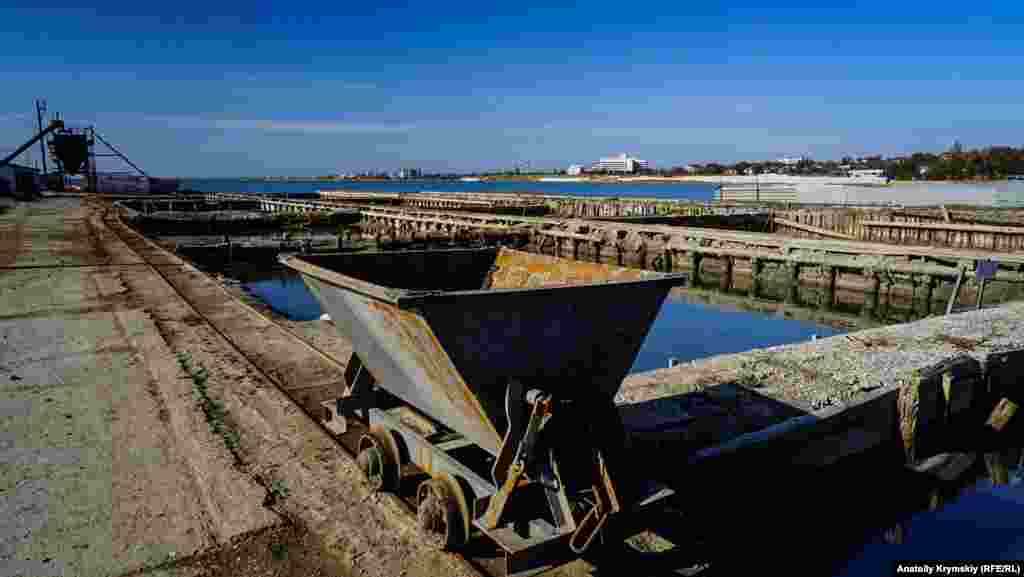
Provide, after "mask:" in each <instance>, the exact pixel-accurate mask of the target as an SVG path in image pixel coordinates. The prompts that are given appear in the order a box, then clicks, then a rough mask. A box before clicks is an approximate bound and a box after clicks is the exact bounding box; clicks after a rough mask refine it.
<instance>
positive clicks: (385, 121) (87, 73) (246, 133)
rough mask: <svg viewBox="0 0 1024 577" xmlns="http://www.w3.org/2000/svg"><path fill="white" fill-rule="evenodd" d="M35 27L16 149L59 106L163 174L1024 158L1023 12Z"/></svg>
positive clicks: (554, 15)
mask: <svg viewBox="0 0 1024 577" xmlns="http://www.w3.org/2000/svg"><path fill="white" fill-rule="evenodd" d="M19 4H22V5H21V6H17V7H10V6H6V5H3V6H0V46H5V47H11V48H13V49H9V50H5V53H6V56H5V59H4V65H3V67H0V74H2V75H3V80H4V81H3V90H0V149H12V148H14V147H15V146H17V144H19V143H20V141H21V140H24V138H25V137H27V136H28V133H29V123H30V121H31V120H30V116H31V111H32V107H33V100H34V99H35V98H38V97H46V98H47V99H48V101H49V106H50V109H51V110H59V111H61V112H62V113H63V114H64V118H65V119H66V120H67V121H68V122H69V123H71V124H74V123H78V124H88V123H95V124H96V125H97V128H98V130H99V132H100V133H101V134H103V135H104V136H106V137H107V139H108V140H110V141H111V142H113V143H114V144H115V145H117V146H118V147H119V148H121V149H122V150H124V151H125V152H126V153H127V154H128V156H129V157H130V158H132V159H133V160H134V161H135V162H136V163H137V164H140V165H142V166H143V168H145V169H147V170H148V171H149V172H151V173H154V174H159V175H180V176H235V175H262V174H277V175H303V174H322V173H329V172H336V171H351V170H357V169H385V170H392V169H397V168H400V167H420V168H424V169H429V170H445V171H447V170H451V171H470V170H485V169H497V168H505V167H510V166H512V165H514V164H516V163H520V164H522V163H529V164H530V166H534V167H545V168H546V167H555V166H565V165H567V164H569V163H578V162H589V161H592V160H595V159H596V158H597V157H599V156H602V155H607V154H611V153H616V152H619V151H629V152H631V153H633V154H636V155H638V156H640V157H641V158H646V159H648V160H650V161H651V162H652V163H654V164H655V165H660V166H669V165H677V164H686V163H689V162H705V161H712V160H718V161H735V160H740V159H765V158H775V157H777V156H781V155H793V154H807V155H810V156H812V157H814V158H822V159H825V158H838V157H841V156H843V155H862V154H868V153H882V154H896V153H900V152H905V151H910V150H940V149H942V148H945V147H946V146H947V145H948V144H949V143H950V142H951V141H952V140H953V139H959V140H960V141H961V142H962V143H964V144H965V145H967V146H973V145H987V144H1010V145H1015V146H1021V145H1024V106H1022V102H1024V72H1022V66H1021V63H1022V62H1024V40H1022V39H1021V31H1022V30H1024V3H1022V2H994V3H984V2H976V3H963V2H958V3H948V4H946V3H942V2H920V3H918V2H887V3H881V2H861V3H852V2H844V3H841V4H842V6H841V7H827V6H821V5H820V3H818V2H814V3H792V4H781V3H768V2H733V3H729V4H714V3H711V2H671V3H670V2H665V3H644V2H630V3H625V4H624V3H622V2H607V3H606V2H597V1H595V2H589V3H587V4H585V5H580V4H577V3H559V2H554V1H547V2H538V3H533V2H530V1H527V0H524V1H521V2H518V3H515V2H511V3H510V2H505V3H495V4H493V5H492V4H490V3H483V2H469V3H463V2H448V3H444V2H440V3H437V2H431V3H427V2H417V3H409V4H399V3H390V2H363V3H349V2H336V1H331V2H303V1H301V0H294V1H292V2H288V3H276V4H270V3H265V2H256V3H253V2H246V3H240V2H231V1H221V2H210V1H208V2H205V3H199V2H191V1H189V0H184V1H181V2H155V3H150V2H137V1H136V2H100V3H98V4H102V7H99V8H95V7H83V5H84V4H86V3H76V4H70V3H68V4H67V5H61V3H60V2H56V3H54V2H43V3H37V4H36V5H27V3H19ZM770 4H775V5H773V6H770ZM36 154H37V155H38V152H36ZM23 160H24V158H23ZM115 167H116V165H111V168H115Z"/></svg>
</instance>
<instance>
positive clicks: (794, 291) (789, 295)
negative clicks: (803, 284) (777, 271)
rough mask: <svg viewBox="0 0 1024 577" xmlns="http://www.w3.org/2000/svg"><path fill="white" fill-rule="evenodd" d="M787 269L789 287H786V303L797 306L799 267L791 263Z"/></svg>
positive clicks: (798, 298) (798, 299) (798, 297)
mask: <svg viewBox="0 0 1024 577" xmlns="http://www.w3.org/2000/svg"><path fill="white" fill-rule="evenodd" d="M787 268H788V271H787V273H788V274H787V276H788V277H789V286H787V287H786V302H787V303H789V304H798V303H799V302H800V265H799V264H798V263H795V262H791V263H789V266H788V267H787Z"/></svg>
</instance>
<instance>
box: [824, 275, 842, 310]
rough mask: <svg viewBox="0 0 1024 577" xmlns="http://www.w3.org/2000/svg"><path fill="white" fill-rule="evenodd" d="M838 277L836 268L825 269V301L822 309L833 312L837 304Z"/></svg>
mask: <svg viewBox="0 0 1024 577" xmlns="http://www.w3.org/2000/svg"><path fill="white" fill-rule="evenodd" d="M838 276H839V275H838V271H837V270H836V267H834V266H826V267H825V299H824V300H823V301H822V308H824V309H825V310H832V307H834V306H835V304H836V278H837V277H838Z"/></svg>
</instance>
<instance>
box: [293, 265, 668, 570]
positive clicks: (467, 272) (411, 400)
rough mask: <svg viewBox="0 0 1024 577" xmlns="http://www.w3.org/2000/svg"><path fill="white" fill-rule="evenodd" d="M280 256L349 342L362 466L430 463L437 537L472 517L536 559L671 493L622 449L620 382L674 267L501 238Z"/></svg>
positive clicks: (399, 468) (393, 476)
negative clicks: (535, 250)
mask: <svg viewBox="0 0 1024 577" xmlns="http://www.w3.org/2000/svg"><path fill="white" fill-rule="evenodd" d="M279 258H280V261H281V262H282V263H283V264H284V265H286V266H288V267H289V268H291V269H294V270H296V271H298V272H299V273H301V275H302V278H303V280H304V281H305V283H306V284H307V285H308V287H309V289H310V290H311V292H312V293H313V294H314V295H315V297H316V298H317V300H319V302H320V304H321V305H322V307H323V309H324V310H325V311H326V312H327V313H329V315H330V317H331V318H332V319H333V320H334V322H335V324H336V325H337V326H338V329H339V330H340V331H341V332H342V333H343V334H344V335H346V336H347V337H349V338H350V339H351V341H352V347H353V351H354V352H353V355H352V358H351V359H350V361H349V364H348V367H347V369H346V380H347V384H348V391H347V393H348V394H347V396H345V397H343V398H342V399H339V400H338V401H337V412H338V414H339V415H347V416H349V418H361V419H362V420H363V422H364V423H365V424H366V425H368V429H367V430H366V432H365V434H364V435H363V436H362V437H361V439H360V440H359V448H360V452H359V455H358V462H359V464H360V466H361V467H362V469H363V471H364V473H365V474H366V476H367V478H368V480H369V482H370V484H371V486H372V487H373V488H374V489H375V490H381V491H397V490H398V487H399V481H400V480H401V478H402V477H405V476H407V475H406V474H407V473H408V471H409V470H410V469H412V471H413V472H414V473H417V474H419V475H421V476H423V475H424V474H425V475H429V479H427V480H425V481H423V482H422V483H420V484H419V487H418V489H417V492H416V504H417V507H418V509H417V517H418V522H419V525H420V528H421V529H422V530H423V532H424V534H426V535H427V536H428V538H430V539H432V540H433V541H434V543H435V544H436V545H437V546H439V547H442V548H444V549H447V550H457V549H458V548H460V547H462V546H463V545H465V544H466V543H467V542H468V540H469V539H470V537H471V536H474V535H476V532H477V531H479V532H482V533H483V534H485V535H486V536H487V537H488V538H489V539H490V540H492V541H493V542H495V543H496V544H497V545H498V546H499V547H500V548H501V550H502V551H503V552H504V553H503V555H504V558H505V559H504V561H503V564H504V569H505V572H506V574H509V575H519V574H522V575H525V574H530V573H534V572H537V571H540V570H543V569H546V568H551V567H552V566H555V565H558V564H561V563H563V562H565V561H569V560H571V559H572V558H573V557H575V556H580V555H582V554H583V553H584V552H585V551H586V550H587V549H588V547H589V546H590V545H591V544H592V543H593V542H594V540H595V536H596V535H598V534H601V532H602V528H603V527H604V526H605V525H606V521H607V520H608V519H609V517H610V516H613V515H616V514H626V513H638V512H641V511H645V510H649V509H651V508H652V507H653V506H655V505H656V503H657V502H658V501H660V500H661V499H663V498H665V497H667V496H669V495H671V494H672V491H671V490H670V489H668V488H667V487H665V486H662V485H660V484H658V483H656V482H653V481H650V480H646V479H642V478H640V475H638V474H637V469H638V467H636V466H635V465H634V464H631V463H629V461H628V456H629V452H628V451H627V450H626V435H625V431H624V429H623V426H622V422H621V419H620V418H619V415H618V412H617V411H616V408H615V404H614V396H615V393H616V392H617V390H618V388H619V385H620V383H621V381H622V379H623V378H624V377H625V376H626V374H627V373H628V372H629V370H630V367H631V366H632V364H633V361H634V359H635V358H636V355H637V352H638V351H639V349H640V346H641V344H642V343H643V340H644V338H645V337H646V335H647V332H648V330H649V328H650V325H651V323H652V322H653V321H654V319H655V317H656V316H657V314H658V311H659V309H660V308H661V304H662V302H663V301H664V299H665V297H666V296H667V294H668V292H669V290H670V289H671V288H672V287H673V286H675V285H679V284H681V283H683V282H684V280H685V275H680V274H665V273H657V272H653V271H645V270H637V269H628V268H622V267H615V266H609V265H604V264H598V263H590V262H580V261H574V260H568V259H562V258H556V257H551V256H545V255H538V254H531V253H526V252H520V251H516V250H511V249H508V248H474V249H453V250H428V251H402V252H369V253H350V254H337V253H335V254H324V255H302V256H299V255H281V256H280V257H279ZM360 412H361V413H362V417H354V416H355V415H358V414H359V413H360ZM623 516H625V515H623Z"/></svg>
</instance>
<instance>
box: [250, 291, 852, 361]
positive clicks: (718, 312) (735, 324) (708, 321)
mask: <svg viewBox="0 0 1024 577" xmlns="http://www.w3.org/2000/svg"><path fill="white" fill-rule="evenodd" d="M243 287H244V288H245V289H246V290H247V291H248V292H249V293H251V294H253V295H255V296H257V297H259V298H260V300H262V301H263V302H265V303H267V305H268V306H270V307H271V308H272V309H274V310H275V311H277V312H278V313H280V314H282V315H284V316H286V317H288V318H290V319H292V320H303V321H304V320H313V319H317V318H320V315H321V314H323V313H324V311H323V310H321V308H320V304H319V303H318V302H317V301H316V299H315V298H314V297H313V295H312V294H310V292H309V290H308V289H307V288H306V285H305V283H303V282H302V279H301V277H299V276H296V275H291V274H289V273H281V275H280V276H278V277H277V278H274V279H269V280H257V281H250V282H246V283H244V284H243ZM840 332H842V331H840V330H838V329H835V328H832V327H828V326H825V325H819V324H816V323H811V322H803V321H796V320H791V319H786V318H783V317H782V316H781V315H767V314H757V313H751V312H746V311H740V310H734V309H729V308H718V307H711V306H708V305H703V304H697V303H691V302H687V301H685V300H683V299H679V298H675V297H674V296H672V295H670V296H669V297H668V298H666V299H665V302H664V304H663V305H662V307H661V312H660V313H659V314H658V317H657V318H656V319H655V321H654V323H653V324H652V325H651V328H650V332H649V333H648V334H647V338H646V340H645V341H644V344H643V346H642V347H641V348H640V352H639V354H638V355H637V358H636V361H635V362H634V363H633V368H632V372H639V371H648V370H651V369H657V368H661V367H665V366H667V365H668V360H669V359H670V358H675V359H677V360H679V361H680V362H685V361H690V360H694V359H699V358H703V357H710V356H713V355H721V354H727V353H737V352H741V351H747V350H750V349H754V348H759V347H769V346H774V345H784V344H789V343H794V342H799V341H806V340H809V339H811V338H812V336H815V335H816V336H818V337H826V336H831V335H834V334H838V333H840Z"/></svg>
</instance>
